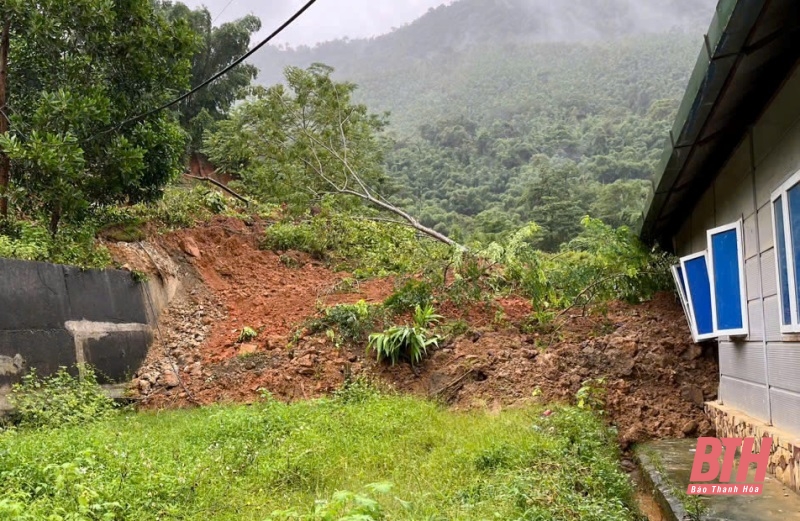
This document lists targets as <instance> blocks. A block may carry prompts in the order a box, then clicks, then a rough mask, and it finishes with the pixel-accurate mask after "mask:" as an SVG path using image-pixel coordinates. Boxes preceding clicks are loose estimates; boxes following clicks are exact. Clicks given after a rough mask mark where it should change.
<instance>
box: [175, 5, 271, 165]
mask: <svg viewBox="0 0 800 521" xmlns="http://www.w3.org/2000/svg"><path fill="white" fill-rule="evenodd" d="M162 6H163V8H164V9H165V11H166V12H167V15H168V17H169V19H170V20H185V21H187V22H188V23H189V25H190V26H191V28H192V30H194V32H195V33H196V34H197V37H198V38H199V45H198V47H197V49H196V50H195V54H194V56H193V58H192V85H199V84H200V83H202V82H203V81H205V80H207V79H208V78H210V77H211V76H213V75H214V74H216V73H218V72H220V71H221V70H223V69H224V68H225V67H227V66H229V65H230V64H231V63H233V62H234V61H235V60H236V59H237V58H239V57H240V56H242V55H243V54H245V53H246V52H247V50H248V48H249V47H250V38H251V37H252V35H253V33H255V32H257V31H258V30H259V29H261V20H259V19H258V17H256V16H253V15H247V16H245V17H243V18H240V19H238V20H235V21H233V22H229V23H225V24H222V25H220V26H218V27H214V26H213V20H212V19H211V13H210V12H209V11H208V8H206V7H200V8H198V9H194V10H191V9H189V8H188V7H187V6H186V5H184V4H182V3H180V2H176V3H173V2H164V3H163V4H162ZM257 75H258V69H257V68H256V67H255V66H253V65H250V64H247V63H244V64H241V65H239V66H237V67H236V68H234V69H233V70H231V71H230V72H228V73H227V74H225V76H223V77H221V78H219V79H218V80H216V81H215V82H213V83H211V84H210V85H209V86H208V87H206V88H205V89H203V90H201V91H199V92H196V93H195V94H192V95H191V96H190V97H189V98H187V99H186V100H185V101H184V102H183V103H181V105H180V115H181V116H180V118H181V124H182V125H183V128H185V129H186V130H187V131H188V132H189V134H190V135H191V137H192V142H191V146H192V151H193V152H195V151H198V150H199V149H200V146H201V143H202V138H203V132H204V131H205V130H206V129H209V128H210V127H211V126H212V125H213V124H214V122H216V121H219V120H221V119H223V118H224V117H225V116H226V115H227V113H228V111H229V110H230V109H231V107H232V106H233V104H234V103H235V102H237V101H239V100H241V99H244V98H245V97H246V96H247V94H248V93H249V90H248V87H249V86H250V83H251V82H252V81H253V80H254V79H255V78H256V76H257Z"/></svg>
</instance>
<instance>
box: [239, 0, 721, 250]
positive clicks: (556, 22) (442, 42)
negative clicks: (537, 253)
mask: <svg viewBox="0 0 800 521" xmlns="http://www.w3.org/2000/svg"><path fill="white" fill-rule="evenodd" d="M714 5H715V2H714V1H713V0H638V1H633V0H573V1H569V2H566V1H564V2H551V1H548V0H460V1H456V2H454V3H452V4H451V5H447V6H441V7H439V8H436V9H431V10H430V11H428V13H427V14H426V15H424V16H422V17H421V18H420V19H418V20H416V21H415V22H413V23H411V24H408V25H406V26H404V27H402V28H399V29H396V30H395V31H393V32H391V33H389V34H387V35H383V36H380V37H377V38H372V39H365V40H352V41H351V40H347V39H343V40H337V41H332V42H326V43H323V44H320V45H317V46H316V47H314V48H308V47H300V48H296V49H293V48H289V47H285V46H284V47H282V48H274V47H272V48H267V49H266V50H264V51H263V52H261V53H259V54H258V55H257V56H256V58H255V60H254V61H253V63H254V64H255V65H257V66H258V67H259V68H260V70H261V73H260V76H259V80H258V81H260V82H261V83H264V84H273V83H277V82H279V81H281V74H282V69H283V67H284V66H286V65H296V66H308V65H310V64H311V63H314V62H321V63H325V64H327V65H330V66H332V67H334V68H335V69H336V73H335V74H334V76H335V77H336V78H338V79H340V80H348V81H352V82H355V83H357V84H358V85H359V90H358V91H357V93H356V99H357V100H358V101H360V102H362V103H365V104H366V105H367V106H368V107H369V109H370V110H372V111H374V112H383V111H389V112H390V113H391V116H390V126H389V131H388V135H389V136H390V137H391V140H390V145H389V150H388V152H387V154H386V165H387V172H388V174H389V176H390V178H391V179H392V180H393V181H394V182H395V184H396V190H395V193H394V194H392V195H393V197H394V198H395V200H396V201H397V202H398V203H400V204H401V205H402V206H403V207H404V208H407V209H409V210H411V211H412V212H414V213H415V214H417V215H419V216H420V218H421V220H422V221H423V222H424V223H425V224H426V225H429V226H434V227H436V228H437V230H439V231H442V232H444V233H447V234H451V235H454V236H455V237H456V238H458V239H467V238H469V237H475V238H478V239H490V238H493V237H494V236H495V235H497V234H499V233H502V232H504V231H506V230H509V229H512V228H514V227H516V226H518V225H519V224H521V223H524V222H527V221H531V220H533V221H536V222H537V223H538V224H540V225H541V226H542V227H543V228H544V234H543V238H542V240H543V243H542V247H544V248H547V249H555V248H557V247H558V245H559V244H561V243H562V242H563V241H564V240H566V239H568V238H570V237H572V236H573V235H574V233H575V232H576V230H577V229H578V226H579V220H580V217H581V216H583V215H586V214H591V215H592V216H593V217H600V218H602V219H604V220H605V221H607V222H608V223H610V224H613V225H623V224H627V225H635V224H636V223H637V221H638V219H639V218H640V215H641V209H642V204H643V201H644V198H645V196H646V193H647V186H648V180H649V179H650V177H651V176H652V174H653V172H654V169H655V166H656V163H657V161H658V158H659V157H660V154H661V151H662V148H663V145H664V142H665V139H666V136H667V132H668V129H669V125H670V123H671V121H672V118H673V117H674V113H675V110H676V108H677V106H678V103H679V101H680V98H681V96H682V94H683V90H684V88H685V85H686V82H687V79H688V76H689V73H690V72H691V68H692V65H693V64H694V61H695V59H696V57H697V53H698V51H699V49H700V47H701V42H702V37H701V35H702V31H703V30H704V29H705V28H706V27H707V26H708V23H709V21H710V19H711V16H712V14H713V7H714Z"/></svg>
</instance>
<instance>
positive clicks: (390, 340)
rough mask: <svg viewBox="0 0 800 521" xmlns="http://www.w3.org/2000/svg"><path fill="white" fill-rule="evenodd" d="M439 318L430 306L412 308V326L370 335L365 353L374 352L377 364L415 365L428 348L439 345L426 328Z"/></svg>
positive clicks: (393, 328) (394, 328)
mask: <svg viewBox="0 0 800 521" xmlns="http://www.w3.org/2000/svg"><path fill="white" fill-rule="evenodd" d="M441 318H442V317H441V316H440V315H437V314H436V313H435V312H434V310H433V306H431V305H430V304H427V305H426V306H424V307H421V306H419V305H417V306H416V307H415V308H414V324H413V325H411V326H408V325H403V326H392V327H390V328H389V329H387V330H386V331H384V332H382V333H373V334H371V335H370V336H369V344H368V345H367V352H369V351H374V352H375V355H376V357H377V359H378V361H379V362H381V361H383V360H389V361H390V362H391V364H392V365H395V364H396V363H397V362H398V361H400V360H401V359H405V360H408V361H409V362H410V363H411V365H415V364H417V363H419V362H420V361H421V360H422V357H424V356H425V355H426V354H427V353H428V347H429V346H438V345H439V337H438V336H436V335H431V334H430V332H429V331H428V327H429V326H430V325H431V324H435V323H436V322H438V321H439V319H441Z"/></svg>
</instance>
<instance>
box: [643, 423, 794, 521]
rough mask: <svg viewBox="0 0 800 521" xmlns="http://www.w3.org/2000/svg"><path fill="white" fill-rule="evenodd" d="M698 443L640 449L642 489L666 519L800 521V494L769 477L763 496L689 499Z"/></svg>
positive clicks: (659, 444) (653, 444) (650, 445)
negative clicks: (688, 491) (686, 492)
mask: <svg viewBox="0 0 800 521" xmlns="http://www.w3.org/2000/svg"><path fill="white" fill-rule="evenodd" d="M696 444H697V440H695V439H692V438H687V439H682V440H660V441H653V442H649V443H645V444H643V445H640V446H638V447H637V448H636V451H635V456H636V460H637V463H638V465H639V472H640V485H641V488H642V490H643V491H644V492H646V493H647V494H648V495H651V496H652V497H653V498H654V500H655V502H656V503H657V504H658V506H659V508H660V510H661V512H662V513H663V519H665V520H668V521H773V520H774V521H778V520H780V521H793V520H798V521H800V495H798V494H795V493H794V492H792V491H791V490H789V489H788V488H786V487H785V486H784V485H783V484H782V483H781V482H780V481H778V480H777V479H775V478H774V477H773V476H770V475H769V474H767V477H766V479H765V481H764V492H763V494H762V495H760V496H691V497H690V496H687V495H686V494H685V491H686V487H687V486H688V484H689V474H690V472H691V467H692V462H693V461H694V448H695V446H696ZM750 478H751V480H752V478H753V475H752V473H751V476H750ZM651 519H652V518H651Z"/></svg>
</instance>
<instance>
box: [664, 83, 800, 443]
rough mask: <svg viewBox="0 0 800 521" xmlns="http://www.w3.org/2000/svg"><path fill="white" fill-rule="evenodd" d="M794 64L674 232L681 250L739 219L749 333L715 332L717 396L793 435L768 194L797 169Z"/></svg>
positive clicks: (794, 368) (799, 340)
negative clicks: (736, 335) (728, 334)
mask: <svg viewBox="0 0 800 521" xmlns="http://www.w3.org/2000/svg"><path fill="white" fill-rule="evenodd" d="M798 93H800V70H797V71H795V72H794V74H793V75H792V77H791V78H790V79H789V81H788V82H787V83H786V84H785V85H784V87H783V89H782V90H781V92H780V93H779V94H778V95H777V96H776V97H775V98H774V99H773V101H772V103H771V104H770V106H769V108H768V109H767V110H766V112H765V113H764V115H763V116H762V117H761V118H760V120H759V121H758V123H757V124H756V125H755V126H754V127H753V128H752V130H751V132H750V133H749V135H748V136H747V137H746V138H745V139H744V140H743V142H742V143H741V144H740V146H739V148H738V149H737V151H736V152H735V153H734V154H733V155H732V156H731V158H730V160H729V161H728V163H727V164H726V166H725V167H724V168H723V170H722V171H721V172H720V174H719V175H718V176H717V178H716V180H715V182H714V183H713V185H712V186H711V187H710V188H709V189H708V190H707V192H706V193H705V194H704V195H703V197H702V199H701V200H700V202H699V204H698V205H697V206H696V207H695V208H693V209H692V211H691V212H690V214H689V217H688V219H687V220H686V221H685V222H684V224H683V226H682V228H681V230H680V232H679V233H678V234H677V235H676V236H675V238H674V240H675V247H676V252H677V253H678V254H679V255H681V256H683V255H688V254H690V253H695V252H699V251H702V250H704V249H706V247H707V245H706V230H709V229H711V228H714V227H716V226H722V225H724V224H728V223H731V222H734V221H736V220H738V219H742V220H743V223H744V226H743V235H744V237H743V240H744V252H745V253H744V256H745V274H746V285H747V300H748V315H749V316H748V319H749V327H750V334H749V335H748V337H747V338H746V339H744V340H732V339H729V338H721V339H720V342H719V353H720V387H719V398H720V400H721V401H722V402H723V403H724V405H725V406H728V407H734V408H736V409H739V410H741V411H742V412H745V413H747V414H748V415H750V416H753V417H755V418H757V419H759V420H762V421H764V422H766V423H767V424H772V425H775V426H776V427H779V428H781V429H784V430H787V431H789V432H792V433H795V434H797V435H800V335H798V334H781V331H780V323H779V321H780V315H779V303H778V297H777V293H778V282H777V271H776V265H777V264H776V256H775V250H774V244H773V242H774V241H773V235H772V215H771V206H770V196H771V194H772V192H773V191H774V190H775V189H777V188H778V187H779V186H780V185H781V184H782V183H783V182H785V181H786V180H787V179H788V178H789V177H791V176H792V175H794V174H795V173H796V172H798V171H800V95H798Z"/></svg>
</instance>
